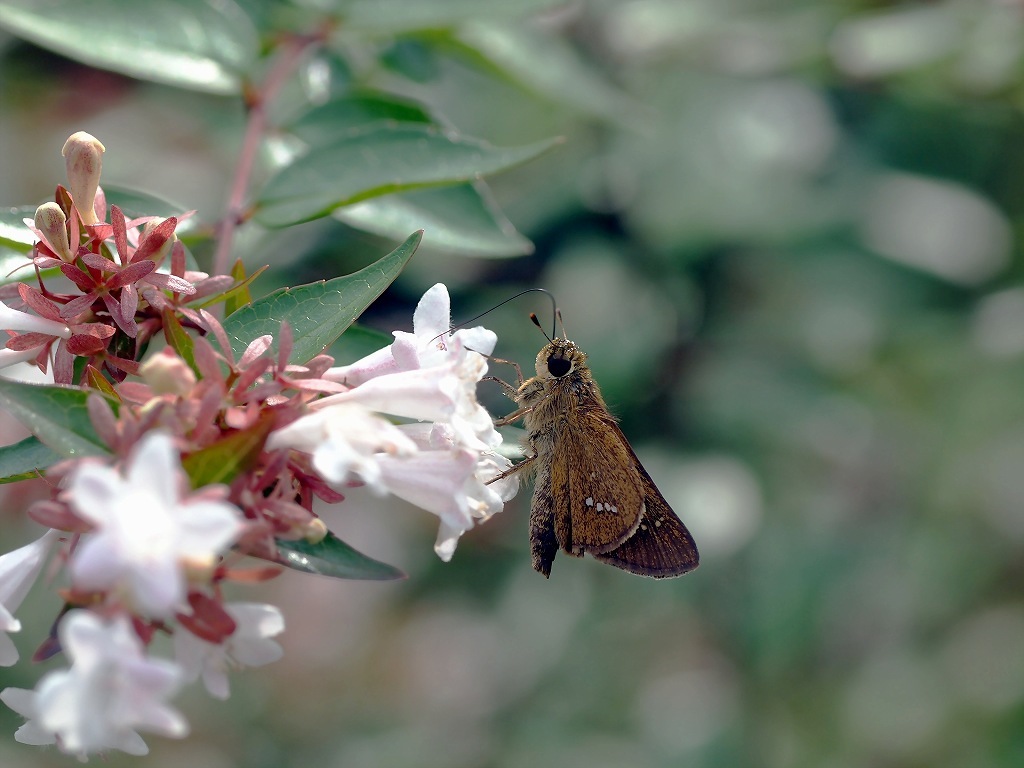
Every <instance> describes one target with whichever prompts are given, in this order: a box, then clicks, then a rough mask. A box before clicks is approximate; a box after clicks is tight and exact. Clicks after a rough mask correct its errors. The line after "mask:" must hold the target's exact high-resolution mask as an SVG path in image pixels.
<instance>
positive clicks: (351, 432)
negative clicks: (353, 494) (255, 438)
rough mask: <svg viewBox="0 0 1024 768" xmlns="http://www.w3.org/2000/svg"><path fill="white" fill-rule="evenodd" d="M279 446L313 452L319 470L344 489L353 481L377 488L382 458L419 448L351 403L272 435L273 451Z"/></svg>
mask: <svg viewBox="0 0 1024 768" xmlns="http://www.w3.org/2000/svg"><path fill="white" fill-rule="evenodd" d="M278 448H294V449H296V450H299V451H303V452H304V453H309V454H311V455H312V457H313V468H314V469H315V470H316V471H317V472H318V473H319V474H320V476H321V477H322V478H323V479H324V480H326V481H327V482H328V483H330V484H331V485H334V486H338V487H341V486H344V485H345V483H347V482H349V481H350V480H353V479H359V480H362V481H363V482H364V483H366V484H367V485H369V486H371V487H376V486H377V484H378V483H379V481H380V469H379V467H378V466H377V463H376V459H375V457H376V456H378V455H398V456H410V455H412V454H414V453H415V452H416V450H417V449H416V444H415V443H414V442H413V441H412V440H410V439H409V438H408V437H407V436H406V435H405V434H404V433H403V432H402V430H400V429H399V428H398V427H396V426H395V425H394V424H392V423H391V422H389V421H388V420H387V419H384V418H381V417H380V416H376V415H374V414H372V413H370V412H369V411H367V410H366V409H365V408H363V407H361V406H359V405H352V404H345V403H339V404H337V405H334V406H332V407H330V408H323V409H321V410H318V411H314V412H313V413H310V414H307V415H306V416H303V417H302V418H300V419H297V420H296V421H293V422H292V423H291V424H289V425H288V426H286V427H284V428H282V429H279V430H277V431H276V432H274V433H273V434H271V436H270V438H269V439H268V440H267V449H268V450H277V449H278Z"/></svg>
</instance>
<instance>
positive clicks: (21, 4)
mask: <svg viewBox="0 0 1024 768" xmlns="http://www.w3.org/2000/svg"><path fill="white" fill-rule="evenodd" d="M0 27H3V28H5V29H7V30H8V31H9V32H11V33H12V34H14V35H17V36H18V37H22V38H24V39H26V40H30V41H31V42H33V43H35V44H36V45H40V46H42V47H43V48H47V49H49V50H51V51H56V52H57V53H60V54H62V55H64V56H67V57H69V58H72V59H75V60H76V61H81V62H83V63H85V64H88V65H90V66H93V67H99V68H101V69H109V70H112V71H114V72H120V73H121V74H123V75H127V76H129V77H137V78H140V79H143V80H152V81H155V82H159V83H167V84H168V85H173V86H178V87H181V88H191V89H194V90H198V91H206V92H210V93H219V94H224V95H232V94H237V93H239V92H240V91H241V88H242V81H243V78H244V73H245V72H246V71H247V70H248V69H249V67H250V66H251V65H252V63H253V61H255V58H256V54H257V52H258V47H259V38H258V35H257V32H256V29H255V27H254V26H253V24H252V21H251V20H250V18H249V17H248V16H247V15H246V13H245V12H244V11H243V10H242V9H241V8H240V7H239V6H238V5H236V4H235V3H234V2H232V0H174V2H164V1H163V0H143V2H133V3H126V2H123V0H81V1H79V0H5V1H4V2H0Z"/></svg>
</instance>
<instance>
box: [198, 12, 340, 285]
mask: <svg viewBox="0 0 1024 768" xmlns="http://www.w3.org/2000/svg"><path fill="white" fill-rule="evenodd" d="M329 31H330V28H329V26H326V25H325V26H324V28H323V29H321V30H320V31H318V32H315V33H313V34H310V35H302V36H294V37H289V38H287V39H286V40H285V42H284V43H283V45H282V46H281V51H280V55H279V56H278V57H277V60H276V61H275V62H274V63H273V65H272V66H271V68H270V70H269V71H268V72H267V77H266V79H265V80H264V81H263V85H262V87H261V88H259V89H256V90H254V91H251V92H250V93H247V94H246V101H247V106H248V108H249V120H248V122H247V124H246V127H245V137H244V138H243V140H242V150H241V152H240V153H239V156H238V165H237V167H236V168H235V175H234V178H233V180H232V183H231V191H230V193H229V195H228V202H227V210H226V212H225V214H224V218H222V219H221V221H220V224H219V225H218V227H217V252H216V254H215V255H214V259H213V274H214V275H226V274H228V272H229V269H230V261H231V251H232V247H233V245H234V239H235V230H236V229H237V228H238V225H239V224H241V223H242V222H243V221H244V220H245V218H246V192H247V191H248V189H249V182H250V180H251V178H252V169H253V166H254V165H255V163H256V155H257V153H258V152H259V148H260V142H261V141H262V140H263V136H264V133H265V132H266V128H267V105H268V104H270V103H272V102H273V100H274V99H275V98H276V97H277V95H278V94H279V93H280V92H281V89H282V88H284V86H285V84H286V83H287V82H288V78H290V77H291V76H292V74H293V73H294V71H295V70H296V69H297V68H298V66H299V63H300V62H301V61H302V57H303V56H304V55H305V54H306V51H307V50H308V49H310V48H313V47H315V46H317V45H320V44H321V43H322V42H323V41H324V40H325V39H326V37H327V34H328V33H329Z"/></svg>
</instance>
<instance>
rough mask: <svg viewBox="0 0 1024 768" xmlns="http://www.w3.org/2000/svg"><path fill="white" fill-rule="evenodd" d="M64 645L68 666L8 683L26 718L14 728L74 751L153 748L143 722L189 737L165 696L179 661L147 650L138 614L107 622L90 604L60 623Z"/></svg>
mask: <svg viewBox="0 0 1024 768" xmlns="http://www.w3.org/2000/svg"><path fill="white" fill-rule="evenodd" d="M58 632H59V635H60V642H61V647H62V648H63V649H64V652H65V653H66V654H67V656H68V658H69V660H70V661H71V667H70V668H69V669H60V670H54V671H53V672H50V673H48V674H47V675H46V676H44V677H43V679H42V680H40V681H39V684H38V685H37V686H36V689H35V690H34V691H28V690H25V689H21V688H7V689H5V690H4V691H3V692H2V693H0V699H2V700H3V702H4V703H5V704H7V705H8V706H9V707H11V708H12V709H14V710H15V711H16V712H18V713H19V714H20V715H22V716H23V717H26V718H28V722H26V723H25V724H24V725H23V726H21V728H19V729H18V731H17V732H16V733H15V738H16V739H17V740H18V741H21V742H23V743H25V744H52V743H57V745H58V746H59V747H60V749H61V750H62V751H64V752H67V753H69V754H76V755H80V756H83V757H84V756H85V755H88V754H90V753H93V752H100V751H105V750H110V749H119V750H121V751H122V752H127V753H129V754H132V755H145V754H147V753H148V752H149V748H148V747H147V746H146V742H145V741H143V739H142V737H141V736H140V735H139V733H138V731H139V730H145V731H151V732H153V733H158V734H161V735H164V736H171V737H177V738H180V737H183V736H185V735H187V734H188V723H186V722H185V719H184V717H182V715H181V714H180V713H179V712H178V711H177V710H175V709H173V708H171V707H169V706H167V705H166V704H165V703H164V701H165V700H166V699H168V698H170V696H172V695H173V694H174V693H175V692H176V691H177V689H178V688H179V686H180V684H181V681H182V671H181V669H180V668H179V667H178V665H176V664H173V663H171V662H169V661H165V660H162V659H151V658H147V657H146V656H145V654H144V652H143V647H142V643H141V642H140V641H139V638H138V636H137V635H136V634H135V631H134V630H133V629H132V625H131V622H130V621H129V620H128V619H127V618H125V617H119V618H117V619H115V620H113V621H110V622H106V621H104V620H103V619H101V618H100V617H99V616H97V615H95V614H93V613H91V612H89V611H84V610H77V611H71V612H70V613H68V614H67V615H66V616H65V617H64V618H63V620H62V621H61V623H60V627H59V630H58Z"/></svg>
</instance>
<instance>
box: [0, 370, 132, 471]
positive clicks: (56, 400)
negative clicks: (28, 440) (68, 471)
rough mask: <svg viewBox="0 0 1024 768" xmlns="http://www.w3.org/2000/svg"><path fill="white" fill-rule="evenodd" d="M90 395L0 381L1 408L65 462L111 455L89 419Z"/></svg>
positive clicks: (43, 386)
mask: <svg viewBox="0 0 1024 768" xmlns="http://www.w3.org/2000/svg"><path fill="white" fill-rule="evenodd" d="M90 394H93V393H90V392H87V391H86V390H83V389H76V388H74V387H61V386H56V385H53V384H51V385H42V384H26V383H24V382H21V381H11V380H9V379H0V407H2V408H4V409H6V410H7V411H8V412H9V413H10V414H11V415H12V416H14V417H15V418H16V419H17V420H18V421H20V422H21V423H22V424H24V425H25V427H26V428H27V429H28V430H29V431H30V432H31V433H32V434H33V435H35V436H36V437H38V438H39V440H40V441H41V442H43V443H44V444H45V445H46V446H47V447H49V448H50V449H52V450H53V451H55V452H56V453H58V454H60V455H61V456H63V457H65V458H71V457H74V458H80V457H82V456H105V455H108V454H109V453H110V450H109V449H108V448H107V446H106V445H105V444H104V443H103V441H102V440H100V438H99V435H97V434H96V430H95V429H94V428H93V426H92V421H90V419H89V413H88V411H87V409H86V399H87V398H88V397H89V395H90ZM115 407H116V405H115Z"/></svg>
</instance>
